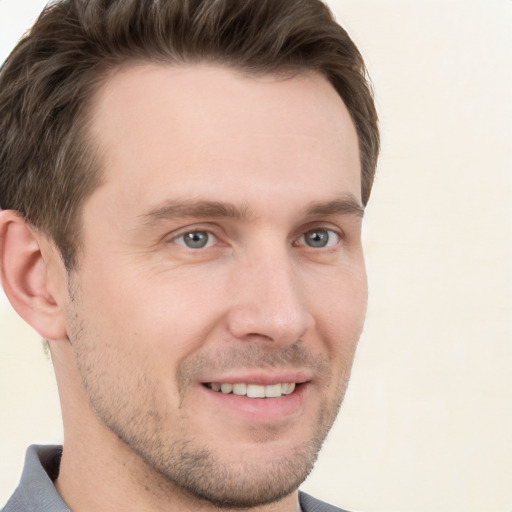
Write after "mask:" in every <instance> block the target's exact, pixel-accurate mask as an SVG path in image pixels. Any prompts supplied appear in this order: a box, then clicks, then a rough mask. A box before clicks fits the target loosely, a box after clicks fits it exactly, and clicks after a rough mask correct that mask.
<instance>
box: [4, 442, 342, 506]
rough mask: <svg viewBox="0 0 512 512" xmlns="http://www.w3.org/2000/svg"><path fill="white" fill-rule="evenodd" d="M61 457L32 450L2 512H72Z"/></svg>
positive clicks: (46, 449) (303, 499)
mask: <svg viewBox="0 0 512 512" xmlns="http://www.w3.org/2000/svg"><path fill="white" fill-rule="evenodd" d="M61 456H62V447H61V446H37V445H32V446H30V447H29V448H28V450H27V454H26V456H25V466H24V467H23V474H22V475H21V480H20V483H19V485H18V487H17V489H16V490H15V491H14V494H13V495H12V496H11V499H10V500H9V501H8V502H7V504H6V505H5V507H4V508H3V509H2V512H71V511H70V509H69V507H68V506H67V505H66V503H64V500H63V499H62V498H61V496H60V494H59V493H58V492H57V489H55V486H54V485H53V481H54V480H55V479H56V478H57V476H58V475H59V467H60V459H61ZM299 503H300V505H299V508H298V510H302V512H346V511H343V510H342V509H340V508H336V507H333V506H332V505H328V504H327V503H324V502H322V501H319V500H317V499H315V498H312V497H311V496H308V495H307V494H305V493H303V492H299Z"/></svg>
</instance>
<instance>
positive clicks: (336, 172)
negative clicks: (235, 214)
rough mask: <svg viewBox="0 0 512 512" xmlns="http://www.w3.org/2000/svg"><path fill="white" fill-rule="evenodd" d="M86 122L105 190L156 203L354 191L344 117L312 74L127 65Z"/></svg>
mask: <svg viewBox="0 0 512 512" xmlns="http://www.w3.org/2000/svg"><path fill="white" fill-rule="evenodd" d="M92 126H93V136H94V138H95V140H96V141H97V143H98V145H99V147H100V151H101V156H102V160H103V162H102V163H103V166H104V173H105V176H104V178H105V185H104V187H107V188H109V189H110V191H109V193H110V194H112V195H116V193H117V192H119V194H120V195H123V194H124V195H126V194H127V193H128V194H130V195H131V197H132V199H135V197H136V198H137V199H138V200H140V201H142V202H144V203H155V204H157V203H158V201H159V200H165V199H167V197H166V196H167V195H168V194H169V193H172V194H174V195H178V196H179V195H182V196H183V197H177V199H184V198H186V197H191V196H195V195H201V193H203V192H205V190H206V189H207V194H208V195H213V196H215V199H217V200H224V199H226V200H232V197H229V196H230V194H231V193H232V192H234V191H237V190H238V192H239V193H241V192H242V187H244V186H246V185H247V184H248V183H250V189H251V190H252V191H253V193H254V195H255V197H256V196H257V195H258V194H262V193H268V192H269V185H270V184H273V185H274V186H275V187H276V188H278V187H280V186H283V185H284V186H285V187H287V190H288V191H291V190H292V189H294V188H297V189H298V188H302V189H304V190H306V189H307V188H308V187H309V188H311V187H313V188H314V187H315V186H316V187H317V188H321V187H323V188H324V189H325V190H326V192H327V190H328V189H329V187H331V188H332V187H334V186H335V187H339V188H340V192H346V191H347V190H348V191H349V192H352V193H353V194H354V195H356V196H357V197H358V198H359V197H360V163H359V150H358V142H357V135H356V132H355V128H354V125H353V123H352V120H351V118H350V114H349V113H348V111H347V109H346V107H345V105H344V104H343V101H342V100H341V98H340V97H339V96H338V94H337V93H336V91H335V90H334V89H333V87H332V86H331V85H330V84H329V82H328V81H327V80H326V79H325V78H323V77H322V76H320V75H319V74H316V73H313V72H308V73H301V74H297V75H295V76H293V77H288V78H283V77H279V76H274V75H269V76H247V75H242V74H241V73H239V72H237V71H235V70H232V69H229V68H226V67H222V66H216V65H205V64H198V65H187V66H174V65H163V64H162V65H156V64H147V63H145V64H139V65H131V66H127V67H125V68H121V69H119V70H118V71H117V72H116V73H114V74H113V75H112V76H111V77H110V79H109V80H108V81H107V82H106V83H105V84H104V86H103V87H102V88H101V89H100V90H99V91H98V93H97V95H96V97H95V101H94V108H93V117H92ZM299 179H300V180H299ZM201 187H203V189H204V190H202V191H201ZM247 192H249V191H247ZM223 196H227V197H223ZM119 199H121V197H120V198H119Z"/></svg>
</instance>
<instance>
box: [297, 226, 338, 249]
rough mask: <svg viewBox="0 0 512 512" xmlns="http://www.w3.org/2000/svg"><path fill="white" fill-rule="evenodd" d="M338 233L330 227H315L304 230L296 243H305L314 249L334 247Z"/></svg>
mask: <svg viewBox="0 0 512 512" xmlns="http://www.w3.org/2000/svg"><path fill="white" fill-rule="evenodd" d="M340 238H341V237H340V235H339V234H338V233H336V232H335V231H333V230H332V229H325V228H315V229H310V230H309V231H306V232H305V233H304V234H303V235H302V236H301V237H300V239H299V242H298V243H297V245H307V246H308V247H313V248H314V249H324V248H326V247H334V246H335V245H336V244H338V243H339V241H340Z"/></svg>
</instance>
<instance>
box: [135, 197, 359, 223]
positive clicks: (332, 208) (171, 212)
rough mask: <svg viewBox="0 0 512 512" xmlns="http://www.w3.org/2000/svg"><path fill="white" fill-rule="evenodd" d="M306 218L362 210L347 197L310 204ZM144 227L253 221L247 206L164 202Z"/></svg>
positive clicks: (145, 217)
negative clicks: (168, 223) (185, 222)
mask: <svg viewBox="0 0 512 512" xmlns="http://www.w3.org/2000/svg"><path fill="white" fill-rule="evenodd" d="M305 214H306V216H307V217H318V216H322V215H356V216H357V217H363V216H364V207H363V206H362V205H361V204H360V203H359V202H358V201H357V200H356V199H355V198H354V197H353V196H352V195H347V196H344V197H342V198H340V199H335V200H332V201H317V202H313V203H311V204H309V206H308V207H307V208H306V210H305ZM139 217H140V218H142V220H143V222H144V224H151V223H153V222H155V221H156V222H158V221H163V220H173V219H180V218H197V219H206V218H208V219H216V218H217V219H219V218H225V219H227V218H230V219H235V220H242V221H250V220H252V219H254V217H255V216H254V215H252V214H251V213H250V211H249V208H248V207H247V206H246V205H243V204H242V205H236V204H233V203H223V202H219V201H172V200H171V201H166V202H164V203H163V204H161V205H159V206H157V207H155V208H152V209H151V210H149V211H147V212H145V213H143V214H141V215H140V216H139Z"/></svg>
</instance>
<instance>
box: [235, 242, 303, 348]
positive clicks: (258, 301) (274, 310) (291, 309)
mask: <svg viewBox="0 0 512 512" xmlns="http://www.w3.org/2000/svg"><path fill="white" fill-rule="evenodd" d="M236 276H237V277H236V283H233V290H238V292H237V293H236V294H235V296H234V297H233V299H234V300H233V304H232V308H231V311H230V319H229V324H230V330H231V332H232V334H233V335H235V336H236V337H237V338H240V339H242V338H245V339H247V338H253V337H255V336H259V337H262V338H265V339H267V340H272V341H274V342H281V343H293V342H295V341H297V340H298V339H300V338H301V337H303V336H304V334H305V332H306V331H307V330H308V329H309V328H310V327H311V326H312V325H313V317H312V315H311V314H310V312H309V311H308V309H307V305H306V303H305V300H304V299H305V297H304V296H303V295H304V294H303V290H302V287H301V282H300V276H299V275H298V273H297V271H296V269H295V268H294V265H293V261H292V259H291V256H290V254H289V252H288V251H287V250H286V247H282V248H280V249H275V247H274V248H268V247H267V248H266V249H264V248H261V250H259V251H257V252H256V253H255V254H252V255H251V256H250V257H249V256H248V257H247V258H246V259H244V261H243V263H242V264H240V265H239V268H238V269H237V272H236Z"/></svg>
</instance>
